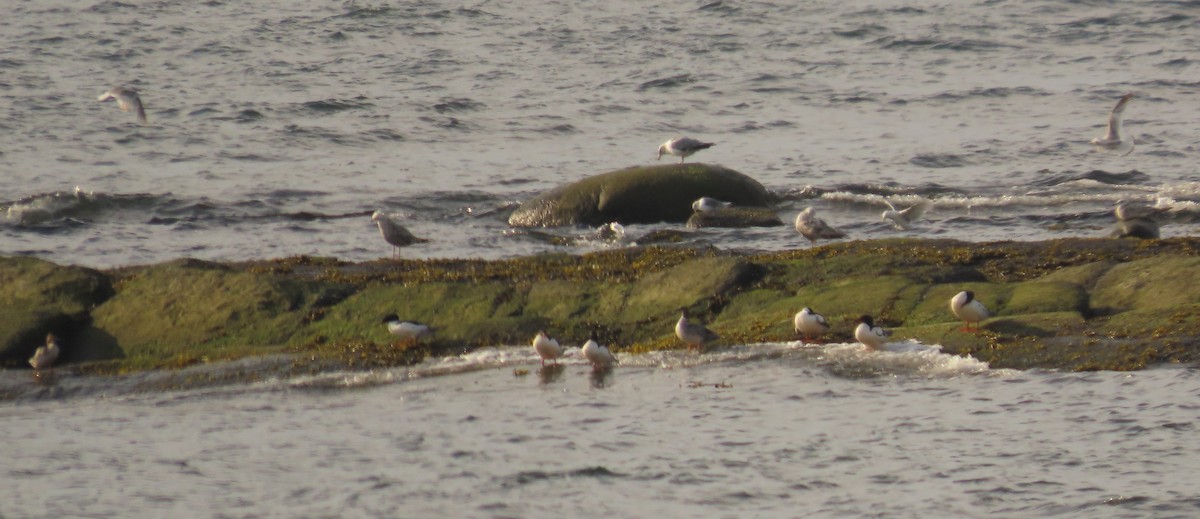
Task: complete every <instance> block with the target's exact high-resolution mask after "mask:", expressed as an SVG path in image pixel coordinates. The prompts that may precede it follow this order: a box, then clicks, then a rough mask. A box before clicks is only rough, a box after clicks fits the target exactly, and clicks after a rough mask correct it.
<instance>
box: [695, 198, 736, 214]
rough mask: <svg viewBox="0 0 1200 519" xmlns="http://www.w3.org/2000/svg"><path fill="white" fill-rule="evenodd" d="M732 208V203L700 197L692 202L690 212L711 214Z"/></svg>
mask: <svg viewBox="0 0 1200 519" xmlns="http://www.w3.org/2000/svg"><path fill="white" fill-rule="evenodd" d="M732 206H733V202H724V201H721V200H717V199H716V198H710V197H707V196H702V197H700V198H697V199H696V201H695V202H692V212H696V213H711V212H713V211H719V210H721V209H726V208H728V207H732Z"/></svg>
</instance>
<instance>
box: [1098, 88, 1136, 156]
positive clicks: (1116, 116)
mask: <svg viewBox="0 0 1200 519" xmlns="http://www.w3.org/2000/svg"><path fill="white" fill-rule="evenodd" d="M1132 100H1133V93H1128V94H1125V95H1123V96H1121V99H1120V100H1119V101H1117V106H1115V107H1113V109H1112V112H1109V114H1108V129H1107V130H1106V131H1105V132H1104V135H1103V136H1102V137H1096V138H1095V139H1092V141H1091V144H1092V145H1093V146H1095V147H1096V149H1097V150H1104V151H1120V150H1122V149H1125V147H1126V146H1128V147H1129V149H1128V151H1126V152H1125V153H1122V154H1121V156H1122V157H1124V156H1126V155H1129V154H1130V153H1133V146H1134V142H1133V136H1132V135H1129V136H1128V137H1124V136H1122V135H1121V117H1122V116H1123V115H1124V114H1125V105H1128V104H1129V102H1130V101H1132Z"/></svg>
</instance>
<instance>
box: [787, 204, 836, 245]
mask: <svg viewBox="0 0 1200 519" xmlns="http://www.w3.org/2000/svg"><path fill="white" fill-rule="evenodd" d="M796 231H797V232H799V233H800V234H802V235H804V237H805V238H808V241H809V242H811V243H812V244H813V245H816V244H817V240H818V239H822V240H831V239H835V238H845V237H846V233H843V232H842V231H839V230H837V229H834V228H833V227H830V226H829V224H827V223H825V220H822V219H820V218H817V214H816V212H815V211H813V208H811V207H806V208H804V210H803V211H800V214H798V215H796Z"/></svg>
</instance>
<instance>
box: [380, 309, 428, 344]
mask: <svg viewBox="0 0 1200 519" xmlns="http://www.w3.org/2000/svg"><path fill="white" fill-rule="evenodd" d="M383 322H384V323H385V324H387V329H388V332H390V333H391V334H392V335H395V336H396V337H399V338H401V339H404V340H408V341H419V340H421V339H423V338H425V337H428V336H430V335H432V334H433V328H431V327H430V326H429V325H427V324H421V323H418V322H416V321H402V320H400V316H399V315H396V314H390V315H388V316H387V317H384V318H383Z"/></svg>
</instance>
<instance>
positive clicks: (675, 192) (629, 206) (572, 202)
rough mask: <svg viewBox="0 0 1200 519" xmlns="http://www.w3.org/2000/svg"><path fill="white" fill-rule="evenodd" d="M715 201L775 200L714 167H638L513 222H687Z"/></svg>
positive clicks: (581, 186) (554, 198) (532, 206)
mask: <svg viewBox="0 0 1200 519" xmlns="http://www.w3.org/2000/svg"><path fill="white" fill-rule="evenodd" d="M703 196H710V197H715V198H720V199H721V200H726V201H729V202H733V203H734V204H735V205H738V206H759V207H766V206H770V205H771V204H772V196H771V194H770V192H768V191H767V189H766V188H765V187H763V186H762V184H759V183H758V181H756V180H754V179H753V178H750V177H749V176H746V175H744V174H742V173H738V172H737V171H734V170H732V169H728V168H724V167H721V166H714V165H708V164H667V165H660V166H648V167H635V168H629V169H623V170H619V171H612V172H609V173H604V174H600V175H596V176H593V177H588V178H585V179H583V180H580V181H578V182H574V183H572V184H567V185H565V186H560V187H558V188H555V189H552V190H550V191H547V192H545V193H543V194H541V195H539V196H537V197H535V198H533V199H532V200H529V201H527V202H525V203H524V204H521V207H520V208H518V209H517V210H516V211H514V212H513V214H512V216H510V217H509V219H508V223H509V225H513V226H515V227H557V226H562V225H591V226H596V225H602V224H605V223H608V222H620V223H622V224H631V223H654V222H676V223H684V222H686V221H687V220H688V218H689V217H691V216H692V202H694V201H695V200H696V199H697V198H700V197H703Z"/></svg>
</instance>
